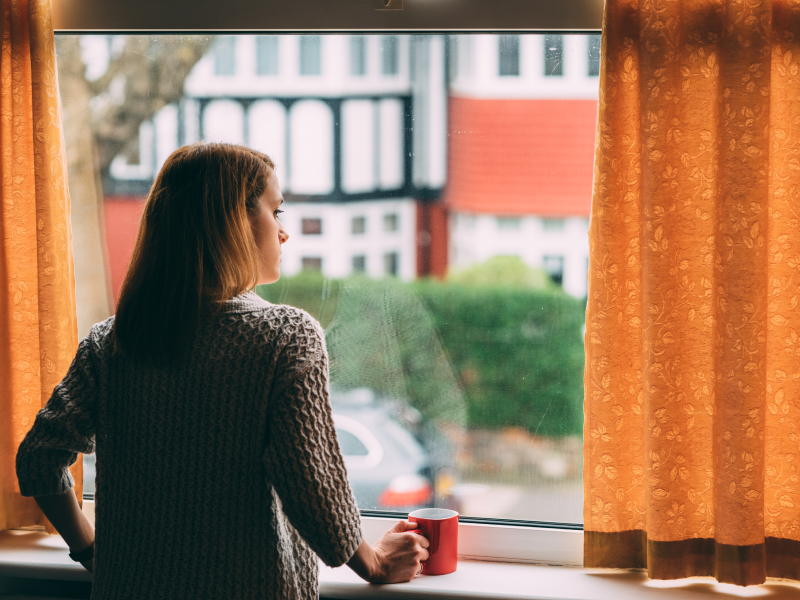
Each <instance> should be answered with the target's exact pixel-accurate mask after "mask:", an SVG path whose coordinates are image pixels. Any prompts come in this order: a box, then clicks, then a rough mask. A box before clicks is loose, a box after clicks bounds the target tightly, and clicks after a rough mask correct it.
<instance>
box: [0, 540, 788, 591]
mask: <svg viewBox="0 0 800 600" xmlns="http://www.w3.org/2000/svg"><path fill="white" fill-rule="evenodd" d="M0 577H19V578H31V579H52V580H61V581H65V580H71V581H91V575H90V574H89V573H87V572H86V571H85V570H84V569H83V568H82V567H81V566H80V565H78V564H77V563H73V562H72V561H71V560H70V559H69V557H68V556H67V547H66V545H65V544H64V542H63V541H62V539H61V538H60V537H58V536H48V535H46V534H44V533H40V532H30V531H3V532H0ZM320 596H321V597H322V598H342V599H348V600H367V599H380V600H385V599H388V598H402V599H403V600H417V599H419V600H439V599H441V598H443V597H448V596H452V597H459V598H468V599H470V600H482V599H485V600H504V599H508V600H519V599H522V598H525V599H530V600H539V599H541V600H544V599H547V600H628V599H630V600H639V599H641V598H646V599H652V600H661V599H666V598H680V599H682V600H683V599H685V600H691V599H694V598H697V599H698V600H699V599H701V598H709V597H718V598H742V597H744V598H750V597H753V598H757V597H764V598H769V599H770V600H783V599H789V598H792V599H795V600H796V599H797V598H800V584H798V583H794V582H787V581H779V580H769V581H768V582H767V584H766V585H764V586H754V587H750V588H738V587H736V586H732V585H724V584H718V583H716V582H715V581H714V580H713V579H711V578H709V577H696V578H692V579H685V580H680V581H650V580H648V579H647V576H646V574H645V573H643V572H640V571H616V570H602V569H582V568H575V567H550V566H544V565H528V564H510V563H495V562H479V561H460V562H459V564H458V571H456V572H455V573H453V574H451V575H443V576H440V577H433V576H420V577H417V578H416V579H414V581H412V582H410V583H406V584H401V585H381V586H378V585H369V584H367V583H365V582H364V581H362V580H361V579H359V578H358V576H356V574H355V573H353V572H352V571H351V570H350V569H348V568H347V567H341V568H339V569H329V568H327V567H323V568H322V569H321V570H320Z"/></svg>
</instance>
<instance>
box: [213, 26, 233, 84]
mask: <svg viewBox="0 0 800 600" xmlns="http://www.w3.org/2000/svg"><path fill="white" fill-rule="evenodd" d="M235 73H236V38H235V37H233V36H232V35H223V36H220V37H219V39H217V43H216V44H215V45H214V74H215V75H233V74H235Z"/></svg>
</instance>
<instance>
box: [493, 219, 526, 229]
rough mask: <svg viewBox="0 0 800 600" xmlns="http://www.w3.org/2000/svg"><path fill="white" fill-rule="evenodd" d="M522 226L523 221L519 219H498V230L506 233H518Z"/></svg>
mask: <svg viewBox="0 0 800 600" xmlns="http://www.w3.org/2000/svg"><path fill="white" fill-rule="evenodd" d="M521 224H522V219H520V218H519V217H497V228H498V229H502V230H504V231H516V230H518V229H519V228H520V225H521Z"/></svg>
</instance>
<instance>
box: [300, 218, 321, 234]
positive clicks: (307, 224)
mask: <svg viewBox="0 0 800 600" xmlns="http://www.w3.org/2000/svg"><path fill="white" fill-rule="evenodd" d="M300 231H301V232H302V234H303V235H322V219H309V218H305V217H304V218H303V219H302V220H301V221H300Z"/></svg>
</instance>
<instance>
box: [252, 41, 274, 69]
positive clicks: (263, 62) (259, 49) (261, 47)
mask: <svg viewBox="0 0 800 600" xmlns="http://www.w3.org/2000/svg"><path fill="white" fill-rule="evenodd" d="M256 74H258V75H277V74H278V36H276V35H260V36H258V37H257V38H256Z"/></svg>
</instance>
